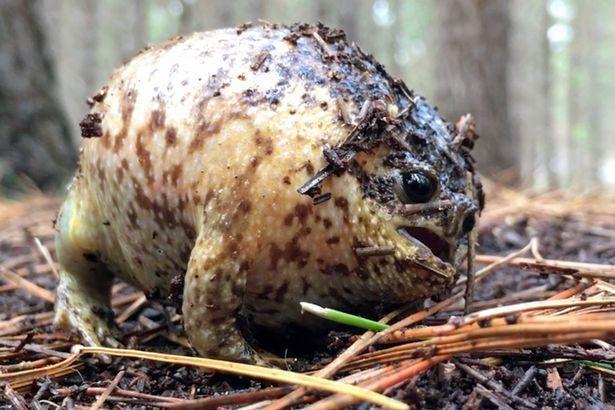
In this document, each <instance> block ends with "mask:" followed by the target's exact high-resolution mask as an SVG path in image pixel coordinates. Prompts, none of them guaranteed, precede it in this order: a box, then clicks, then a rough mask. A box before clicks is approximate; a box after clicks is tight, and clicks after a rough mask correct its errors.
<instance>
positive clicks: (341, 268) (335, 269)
mask: <svg viewBox="0 0 615 410" xmlns="http://www.w3.org/2000/svg"><path fill="white" fill-rule="evenodd" d="M320 271H321V272H322V273H324V274H325V275H343V276H348V275H349V274H350V269H348V266H346V265H344V264H343V263H337V264H335V265H327V266H325V267H324V268H321V269H320Z"/></svg>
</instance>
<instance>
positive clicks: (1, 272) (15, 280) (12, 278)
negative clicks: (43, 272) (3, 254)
mask: <svg viewBox="0 0 615 410" xmlns="http://www.w3.org/2000/svg"><path fill="white" fill-rule="evenodd" d="M0 277H1V278H2V279H4V280H6V281H8V282H11V283H12V284H14V285H15V286H17V287H18V288H20V289H22V290H25V291H26V292H28V293H30V294H32V295H34V296H36V297H37V298H40V299H43V300H45V301H47V302H50V303H54V301H55V295H54V294H53V292H50V291H48V290H47V289H44V288H41V287H40V286H38V285H36V284H34V283H32V282H30V281H29V280H27V279H25V278H22V277H21V276H19V275H18V274H16V273H14V272H11V271H10V270H8V269H7V268H5V267H4V266H2V265H0Z"/></svg>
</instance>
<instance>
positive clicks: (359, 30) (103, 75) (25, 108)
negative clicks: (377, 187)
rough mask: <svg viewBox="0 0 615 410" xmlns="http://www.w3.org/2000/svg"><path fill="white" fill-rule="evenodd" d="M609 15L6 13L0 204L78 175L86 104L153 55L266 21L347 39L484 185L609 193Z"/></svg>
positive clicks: (0, 0)
mask: <svg viewBox="0 0 615 410" xmlns="http://www.w3.org/2000/svg"><path fill="white" fill-rule="evenodd" d="M613 16H615V1H609V0H513V1H507V0H441V1H427V0H336V1H327V0H315V1H306V0H303V1H302V0H269V1H265V0H235V1H229V0H201V1H198V0H132V1H126V0H104V1H96V0H39V1H34V0H0V190H1V191H0V192H2V193H4V194H5V195H6V194H14V193H16V192H19V191H23V190H24V187H31V186H36V187H39V188H42V189H45V190H55V189H57V188H58V187H60V186H62V185H63V184H64V183H65V182H66V181H67V178H68V177H69V175H70V174H71V172H72V170H73V168H74V165H75V161H76V157H77V150H78V146H79V139H80V137H79V132H78V123H79V121H80V120H81V118H82V117H83V116H84V115H85V113H86V110H87V106H86V104H85V100H86V98H87V97H88V96H89V95H91V94H93V93H94V92H95V91H96V90H98V89H99V88H100V86H101V85H102V84H104V83H105V82H106V80H107V78H108V77H109V76H110V75H111V73H112V71H113V70H114V69H115V68H117V67H119V66H120V65H121V64H122V63H123V62H126V61H127V60H128V59H129V58H130V57H131V56H132V55H133V54H134V53H135V52H136V51H137V50H139V49H140V48H142V47H143V46H145V45H146V44H147V43H155V42H159V41H162V40H165V39H167V38H168V37H171V36H174V35H177V34H183V33H190V32H193V31H197V30H209V29H213V28H219V27H228V26H234V25H237V24H239V23H242V22H245V21H249V20H252V21H254V20H257V19H259V18H261V19H264V20H268V21H274V22H282V23H292V22H295V21H310V22H316V21H322V22H324V23H326V24H328V25H331V26H336V27H342V28H343V29H345V30H346V32H347V34H348V37H349V39H350V40H351V41H356V42H357V43H358V44H360V45H361V46H362V48H363V49H365V50H367V51H368V52H370V53H372V54H374V55H375V56H376V58H377V59H378V60H379V61H381V62H382V63H383V64H384V65H385V66H386V67H387V69H388V70H389V71H390V72H391V73H392V74H393V75H396V76H400V77H402V78H403V79H404V80H405V81H406V83H407V84H408V86H409V87H410V88H413V89H415V90H416V91H417V92H418V93H419V94H423V95H425V96H426V97H427V98H428V99H429V100H430V101H431V102H432V103H434V104H435V105H437V106H438V107H439V109H440V111H441V112H442V113H443V114H444V115H445V116H446V117H447V118H448V119H449V120H452V121H454V120H456V119H457V117H459V116H460V115H462V114H464V113H466V112H472V113H473V114H474V115H475V117H476V119H477V122H478V131H479V134H480V135H481V140H480V141H479V143H478V145H477V151H476V153H477V156H478V159H479V165H480V169H481V171H482V172H483V174H485V175H487V176H489V177H490V178H492V179H494V180H496V181H497V182H500V183H507V184H511V185H514V186H522V187H525V188H530V189H532V190H537V191H544V190H548V189H555V188H561V187H564V188H568V189H573V190H575V191H576V192H584V191H588V190H595V189H596V188H601V187H615V133H614V131H615V122H613V118H615V76H614V75H613V74H612V67H613V64H612V63H613V60H615V54H614V53H613V52H614V51H615V50H614V47H615V46H614V44H615V19H612V18H611V17H613Z"/></svg>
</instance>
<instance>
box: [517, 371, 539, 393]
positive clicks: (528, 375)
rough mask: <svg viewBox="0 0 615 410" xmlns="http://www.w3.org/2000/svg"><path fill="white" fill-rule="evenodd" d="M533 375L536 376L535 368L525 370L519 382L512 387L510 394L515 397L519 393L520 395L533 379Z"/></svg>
mask: <svg viewBox="0 0 615 410" xmlns="http://www.w3.org/2000/svg"><path fill="white" fill-rule="evenodd" d="M535 375H536V366H532V367H530V368H529V369H527V371H526V372H525V373H524V374H523V377H522V378H521V380H519V382H518V383H517V384H516V385H515V387H513V389H512V391H511V394H513V395H515V396H516V395H518V394H519V393H521V392H522V391H523V390H524V389H525V388H526V387H527V386H528V385H529V384H530V382H531V381H532V380H533V379H534V376H535Z"/></svg>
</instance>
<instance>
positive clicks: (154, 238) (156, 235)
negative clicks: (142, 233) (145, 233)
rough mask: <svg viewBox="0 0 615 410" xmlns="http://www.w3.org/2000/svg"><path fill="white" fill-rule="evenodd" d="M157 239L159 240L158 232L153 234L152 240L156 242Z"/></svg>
mask: <svg viewBox="0 0 615 410" xmlns="http://www.w3.org/2000/svg"><path fill="white" fill-rule="evenodd" d="M156 238H158V232H156V231H154V232H152V240H156Z"/></svg>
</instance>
